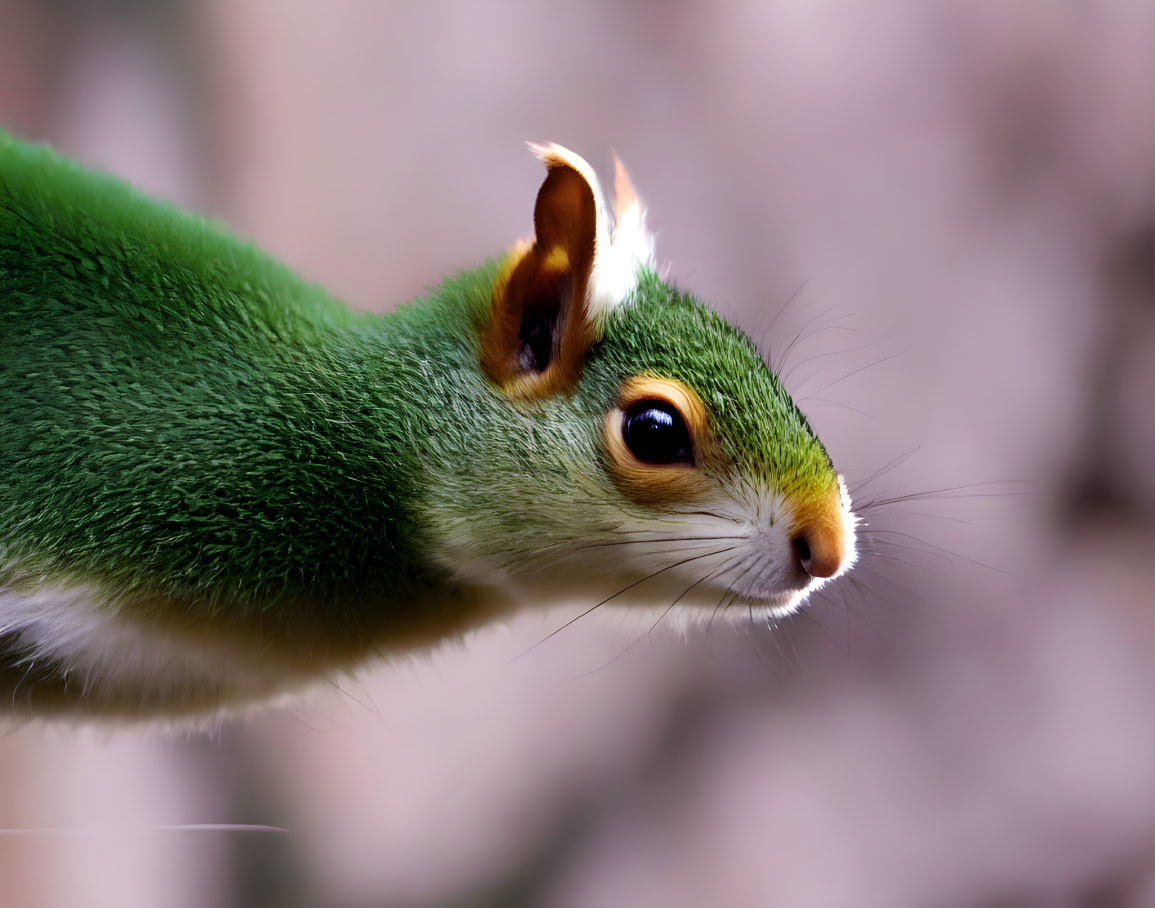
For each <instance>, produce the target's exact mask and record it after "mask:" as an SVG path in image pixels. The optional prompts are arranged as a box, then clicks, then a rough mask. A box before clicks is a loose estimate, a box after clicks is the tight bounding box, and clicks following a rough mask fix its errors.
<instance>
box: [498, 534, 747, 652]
mask: <svg viewBox="0 0 1155 908" xmlns="http://www.w3.org/2000/svg"><path fill="white" fill-rule="evenodd" d="M735 548H736V546H731V547H730V548H727V549H719V550H717V551H714V552H706V553H705V554H702V555H694V556H692V557H690V558H683V559H682V560H681V561H675V562H674V563H673V564H667V565H666V566H665V567H664V568H660V569H658V570H656V571H654V572H653V573H652V574H647V575H646V576H645V577H642V578H641V579H640V580H635V581H634V582H633V583H631V584H629V585H627V586H624V587H622V588H621V589H620V590H618V591H617V592H616V593H614V594H613V595H612V596H607V597H606V598H605V599H603V600H602V601H601V602H599V603H597V604H596V605H591V606H590V607H589V608H588V609H586V610H585V611H584V612H582V613H581V614H579V615H577V616H575V617H573V618H571V619H570V620H569V621H567V622H566V623H565V624H563V625H562V626H561V627H559V628H557V629H555V630H553V631H550V632H549V633H548V634H546V636H544V637H542V639H540V640H538V641H537V643H535V644H534V645H533V646H531V647H530V648H529V649H527V650H525V652H523V653H521V654H519V655H518V656H515V657H514V658H513V659H512V660H510V661H511V662H516V661H517V660H518V659H522V658H524V657H525V656H527V655H529V654H530V653H531V652H533V651H534V650H535V649H537V648H538V647H539V646H541V645H542V644H543V643H545V642H546V641H547V640H549V639H550V638H552V637H555V636H557V635H558V634H560V633H561V632H562V631H564V630H565V629H566V628H567V627H569V626H570V625H572V624H574V623H575V622H577V621H580V620H581V619H582V618H584V617H585V616H586V615H588V614H589V613H590V612H592V611H594V610H595V609H598V608H601V607H602V606H603V605H605V604H606V603H608V602H611V601H613V600H614V599H617V598H618V596H620V595H622V593H627V592H629V591H630V590H632V589H633V588H634V587H636V586H640V585H641V584H643V583H645V582H646V581H647V580H652V579H653V578H655V577H657V576H658V575H659V574H664V573H665V572H666V571H670V570H673V569H674V568H676V567H681V566H682V565H683V564H689V563H690V562H691V561H698V560H699V559H702V558H710V557H712V556H714V555H724V554H726V552H732V551H734V549H735Z"/></svg>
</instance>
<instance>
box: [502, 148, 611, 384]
mask: <svg viewBox="0 0 1155 908" xmlns="http://www.w3.org/2000/svg"><path fill="white" fill-rule="evenodd" d="M546 164H547V166H548V167H549V173H548V174H547V176H546V178H545V182H544V183H542V186H541V189H540V190H538V194H537V203H536V205H535V206H534V214H533V220H534V233H535V236H534V242H533V245H532V246H531V247H530V248H529V249H528V250H526V251H524V252H523V253H522V254H521V256H520V258H517V259H516V260H515V261H513V262H511V263H510V264H509V266H507V271H506V273H505V274H504V275H503V277H502V278H499V279H498V281H497V282H496V283H495V285H494V288H493V298H492V300H491V303H490V317H489V323H488V324H487V325H486V326H485V328H484V330H483V332H482V338H481V362H482V367H483V369H484V371H485V373H486V375H487V376H488V377H489V378H490V380H491V381H493V382H494V383H495V384H497V385H498V386H500V387H501V388H502V389H503V390H505V391H507V392H508V393H511V394H512V395H514V396H517V397H523V398H533V399H535V398H543V397H548V396H551V395H554V394H559V393H566V392H568V391H570V390H572V388H573V386H574V385H575V384H576V382H577V379H578V376H579V375H580V373H581V365H582V361H583V360H584V358H585V354H586V351H587V350H588V349H589V347H590V345H591V344H592V343H593V340H594V335H595V332H594V330H593V325H592V319H591V318H590V313H589V312H588V306H587V301H586V296H587V287H588V284H589V278H590V272H591V269H592V267H593V262H594V254H595V251H596V245H597V232H598V203H597V196H596V194H595V188H594V187H593V186H591V185H590V183H589V181H588V180H587V179H586V177H585V176H583V175H582V174H581V173H580V172H579V171H578V170H577V169H576V168H574V167H573V166H571V165H570V164H569V163H567V162H566V161H564V160H563V159H561V158H560V157H547V158H546Z"/></svg>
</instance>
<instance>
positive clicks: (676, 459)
mask: <svg viewBox="0 0 1155 908" xmlns="http://www.w3.org/2000/svg"><path fill="white" fill-rule="evenodd" d="M622 440H623V441H625V443H626V447H627V448H629V449H630V453H631V454H633V455H634V457H636V458H637V459H638V460H640V461H643V462H644V463H693V462H694V454H693V446H692V445H691V444H690V433H689V432H688V431H687V429H686V423H685V421H684V420H683V419H682V414H681V413H679V412H678V410H677V408H676V407H674V406H673V405H671V404H668V403H666V402H665V401H664V400H640V401H638V402H637V403H636V404H634V405H633V406H632V407H630V408H629V409H628V410H627V411H626V413H625V416H624V417H623V419H622Z"/></svg>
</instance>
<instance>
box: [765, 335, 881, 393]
mask: <svg viewBox="0 0 1155 908" xmlns="http://www.w3.org/2000/svg"><path fill="white" fill-rule="evenodd" d="M827 327H828V328H844V326H842V325H828V326H827ZM823 330H825V329H823ZM844 330H849V329H848V328H844ZM888 340H889V338H886V337H881V338H879V339H878V340H876V341H871V342H870V343H869V344H861V345H860V346H858V347H847V348H846V349H843V350H829V351H827V352H826V353H815V354H814V355H813V356H808V357H806V359H804V360H800V361H799V362H796V363H795V364H794V365H793V366H791V367H790V368H789V370H787V371H786V372H785V373H783V374H782V375H781V376H780V378H781V380H782V383H783V384H785V383H786V381H787V379H789V378H790V376H791V375H792V374H794V372H795V370H796V369H798V367H799V366H805V365H806V364H807V363H812V362H814V360H816V359H824V358H825V357H828V356H838V355H840V354H845V353H858V352H859V351H861V350H869V349H870V348H871V347H877V346H878V345H879V344H881V343H885V342H886V341H888Z"/></svg>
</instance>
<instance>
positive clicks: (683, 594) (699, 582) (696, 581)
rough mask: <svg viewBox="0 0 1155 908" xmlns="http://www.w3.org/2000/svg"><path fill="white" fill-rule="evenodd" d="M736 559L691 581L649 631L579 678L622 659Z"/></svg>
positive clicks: (724, 594) (727, 568) (586, 676)
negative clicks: (692, 592)
mask: <svg viewBox="0 0 1155 908" xmlns="http://www.w3.org/2000/svg"><path fill="white" fill-rule="evenodd" d="M734 560H735V559H731V560H730V561H728V562H727V563H726V564H724V565H722V567H720V568H718V569H717V570H715V571H711V572H710V573H709V574H706V575H705V576H704V577H699V578H698V579H697V580H695V581H694V582H693V583H691V584H690V585H689V586H688V587H686V588H685V589H684V590H683V591H682V592H681V594H680V595H679V596H678V598H677V599H675V600H674V601H673V602H671V603H670V605H669V606H668V607H667V608H666V610H665V611H664V612H662V614H661V615H659V616H658V620H657V621H655V622H654V623H653V625H651V627H650V629H649V630H648V631H646V633H645V634H643V635H642V636H641V637H638V638H637V639H636V640H631V641H630V642H629V644H628V645H627V646H626V647H625V649H623V650H622V651H621V652H620V653H618V654H617V655H616V656H614V657H613V658H612V659H610V660H609V662H606V663H604V664H602V665H599V666H598V667H597V668H595V669H591V670H590V671H588V672H583V673H582V674H580V675H578V677H579V678H588V677H589V676H590V675H592V674H594V673H596V672H600V671H601V670H602V669H605V668H609V666H611V665H613V664H614V663H615V662H617V661H618V660H619V659H621V658H622V657H623V656H624V655H625V654H626V653H628V652H629V651H630V650H631V649H633V648H634V645H635V644H636V643H638V642H639V641H641V640H642V639H644V638H646V637H648V636H649V635H650V634H652V633H653V632H654V628H656V627H657V626H658V625H659V624H660V623H661V621H662V619H663V618H665V617H666V615H668V614H669V613H670V610H671V609H672V608H673V607H674V606H675V605H677V604H678V603H679V602H681V601H682V599H684V598H685V597H686V595H687V594H688V593H689V592H690V590H692V589H693V588H694V587H696V586H698V585H699V584H701V583H705V582H706V581H707V580H709V579H710V578H711V577H715V576H717V575H718V574H720V573H722V572H723V571H726V570H729V568H730V567H731V566H732V565H733V563H734ZM728 592H729V591H728V590H727V591H726V592H724V593H723V594H722V596H723V597H725V596H726V593H728Z"/></svg>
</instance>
